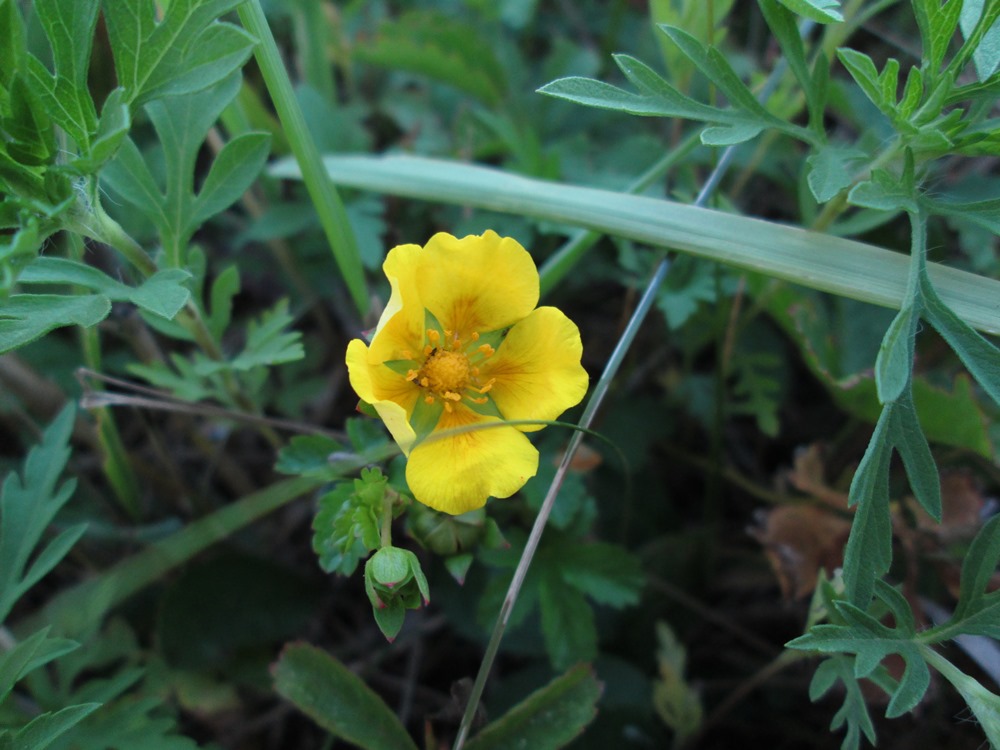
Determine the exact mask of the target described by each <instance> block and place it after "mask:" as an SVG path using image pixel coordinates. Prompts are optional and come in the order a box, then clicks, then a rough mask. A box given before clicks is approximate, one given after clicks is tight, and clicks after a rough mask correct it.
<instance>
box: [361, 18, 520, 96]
mask: <svg viewBox="0 0 1000 750" xmlns="http://www.w3.org/2000/svg"><path fill="white" fill-rule="evenodd" d="M494 47H495V45H494V44H493V43H492V41H491V40H490V39H488V38H487V37H484V36H483V35H482V34H481V33H480V32H479V30H478V29H477V27H476V26H474V25H470V24H468V23H465V22H463V21H459V20H457V19H454V18H452V17H450V16H447V15H444V14H442V13H440V12H437V11H427V10H416V11H411V12H408V13H403V14H402V15H401V16H400V17H399V18H398V19H396V20H394V21H390V22H387V23H384V24H382V25H381V26H380V27H379V30H378V32H377V33H376V34H375V35H374V36H373V37H372V38H370V39H368V40H359V41H358V43H356V44H355V45H354V47H353V49H352V56H353V57H354V58H355V59H357V60H360V61H362V62H366V63H369V64H373V65H381V66H383V67H386V68H389V69H391V70H406V71H410V72H413V73H418V74H421V75H425V76H427V77H429V78H431V79H433V80H435V81H439V82H441V83H445V84H448V85H450V86H453V87H455V88H457V89H459V90H460V91H464V92H465V93H467V94H470V95H472V96H473V97H475V98H476V99H478V100H479V101H481V102H482V103H484V104H487V105H491V106H495V105H497V104H498V103H499V102H500V101H501V99H502V98H503V96H504V94H505V92H506V88H507V81H506V72H505V69H504V66H503V64H501V62H500V61H499V60H498V59H497V57H496V55H495V54H494V52H493V49H494Z"/></svg>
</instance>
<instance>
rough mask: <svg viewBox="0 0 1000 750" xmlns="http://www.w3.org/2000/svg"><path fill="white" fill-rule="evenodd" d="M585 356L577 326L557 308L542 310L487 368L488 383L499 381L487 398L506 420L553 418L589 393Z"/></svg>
mask: <svg viewBox="0 0 1000 750" xmlns="http://www.w3.org/2000/svg"><path fill="white" fill-rule="evenodd" d="M582 352H583V345H582V344H581V343H580V331H579V329H578V328H577V327H576V324H575V323H573V321H572V320H570V319H569V318H567V317H566V316H565V315H564V314H563V313H562V311H560V310H557V309H556V308H554V307H539V308H538V309H537V310H535V311H534V312H533V313H531V314H530V315H529V316H528V317H526V318H525V319H524V320H522V321H520V322H519V323H517V324H516V325H515V326H514V327H513V328H511V329H510V333H508V334H507V338H506V339H504V341H503V343H502V344H500V347H499V348H498V349H497V352H496V354H494V355H493V357H491V358H490V359H488V360H486V363H485V364H484V365H483V377H484V379H486V378H496V382H495V383H494V384H493V388H492V390H490V392H489V395H490V396H491V397H492V398H493V400H494V402H495V403H496V405H497V408H499V409H500V413H501V414H503V416H504V418H505V419H510V420H515V419H555V418H556V417H558V416H559V415H560V414H562V413H563V412H564V411H566V409H568V408H570V407H571V406H576V405H577V404H578V403H580V401H581V400H582V399H583V397H584V395H585V394H586V393H587V371H586V370H584V369H583V366H582V365H581V364H580V356H581V354H582ZM542 427H544V425H537V426H532V425H526V426H520V425H519V426H518V429H519V430H524V431H532V430H540V429H541V428H542Z"/></svg>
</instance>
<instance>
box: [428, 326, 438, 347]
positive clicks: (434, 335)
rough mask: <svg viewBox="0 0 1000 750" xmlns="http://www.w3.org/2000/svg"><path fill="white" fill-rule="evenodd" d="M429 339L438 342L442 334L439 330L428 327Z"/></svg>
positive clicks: (434, 342)
mask: <svg viewBox="0 0 1000 750" xmlns="http://www.w3.org/2000/svg"><path fill="white" fill-rule="evenodd" d="M427 339H428V340H429V341H430V342H431V343H433V344H437V342H438V341H440V340H441V334H440V333H438V332H437V331H435V330H434V329H433V328H428V329H427Z"/></svg>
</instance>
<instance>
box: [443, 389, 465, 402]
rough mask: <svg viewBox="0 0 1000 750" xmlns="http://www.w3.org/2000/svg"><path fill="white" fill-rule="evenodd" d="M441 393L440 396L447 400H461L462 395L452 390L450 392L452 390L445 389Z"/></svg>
mask: <svg viewBox="0 0 1000 750" xmlns="http://www.w3.org/2000/svg"><path fill="white" fill-rule="evenodd" d="M441 395H442V396H443V397H444V398H446V399H448V400H449V401H461V400H462V396H461V394H459V393H454V392H452V391H445V392H444V393H442V394H441Z"/></svg>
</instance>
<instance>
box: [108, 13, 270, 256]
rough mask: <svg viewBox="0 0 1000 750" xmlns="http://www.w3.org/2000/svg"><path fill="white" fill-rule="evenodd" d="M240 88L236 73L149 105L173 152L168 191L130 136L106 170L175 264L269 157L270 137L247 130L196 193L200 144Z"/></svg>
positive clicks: (111, 183)
mask: <svg viewBox="0 0 1000 750" xmlns="http://www.w3.org/2000/svg"><path fill="white" fill-rule="evenodd" d="M178 4H180V3H178ZM174 7H175V6H174V5H171V9H173V8H174ZM239 88H240V75H239V73H234V74H233V75H231V76H229V77H228V78H226V79H224V80H223V81H221V82H219V83H218V84H216V85H215V86H212V87H209V88H205V89H203V90H200V91H198V92H196V93H193V94H188V95H186V96H174V97H171V98H170V99H165V100H157V101H153V102H150V103H149V104H147V105H146V111H147V113H148V114H149V117H150V119H151V120H152V122H153V127H154V128H155V129H156V132H157V135H158V136H159V139H160V143H161V144H162V146H163V151H164V153H166V154H169V155H170V158H168V159H167V160H166V165H165V167H166V168H165V172H166V175H165V189H164V190H161V188H160V186H159V185H157V183H156V180H155V179H154V177H153V171H152V170H151V169H150V168H149V167H148V166H147V165H146V162H145V160H144V159H143V157H142V154H140V152H139V150H138V148H136V146H135V144H134V143H133V142H132V141H131V140H126V141H125V142H124V143H123V144H122V147H121V149H120V151H119V153H118V156H117V158H116V159H115V160H114V161H112V162H111V163H110V164H108V166H107V167H106V168H105V169H104V171H103V172H102V177H103V178H104V180H105V182H106V183H107V184H108V185H109V186H110V187H111V189H112V190H114V192H115V193H117V194H118V195H119V196H120V197H121V198H122V200H124V201H127V202H128V203H130V204H132V205H133V206H135V207H136V208H139V209H140V210H141V211H142V212H143V213H144V214H145V215H146V216H147V217H148V218H149V220H150V221H151V222H152V223H153V224H154V226H156V228H157V230H158V231H159V233H160V237H161V240H162V242H163V246H164V249H165V250H166V252H167V255H168V258H169V263H170V265H172V266H175V267H181V266H185V265H186V263H187V261H186V254H187V250H188V243H189V241H190V238H191V236H192V235H193V234H194V232H195V230H196V229H197V228H198V227H199V226H200V225H201V224H202V223H204V221H205V220H206V219H208V218H209V217H211V216H213V215H215V214H216V213H218V212H219V211H222V210H223V209H224V208H226V207H227V206H228V205H230V204H231V203H232V202H233V201H235V200H236V199H238V198H239V197H240V195H242V194H243V192H244V191H245V190H246V188H247V187H248V186H249V184H250V182H252V180H253V177H254V176H255V175H256V172H257V171H258V170H259V168H260V167H261V166H262V165H263V162H264V159H265V158H266V156H267V137H266V136H264V135H262V134H258V133H247V134H244V135H242V136H239V137H237V138H236V139H234V140H233V141H232V142H230V143H229V144H227V146H226V147H224V148H223V149H222V151H221V152H220V153H219V156H218V157H217V159H216V161H215V162H214V163H213V165H212V168H211V169H210V170H209V174H208V177H207V178H206V181H205V184H204V185H203V186H202V191H201V193H200V194H197V195H196V194H195V192H194V174H195V169H196V163H197V160H198V154H199V152H200V150H201V146H202V143H203V142H204V140H205V136H206V134H207V133H208V130H209V128H211V127H212V124H213V123H214V122H215V121H216V120H217V119H218V117H219V115H220V113H221V112H222V110H223V109H225V107H226V106H227V105H228V104H229V103H230V102H231V101H232V100H233V98H234V97H235V96H236V94H237V92H238V91H239Z"/></svg>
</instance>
